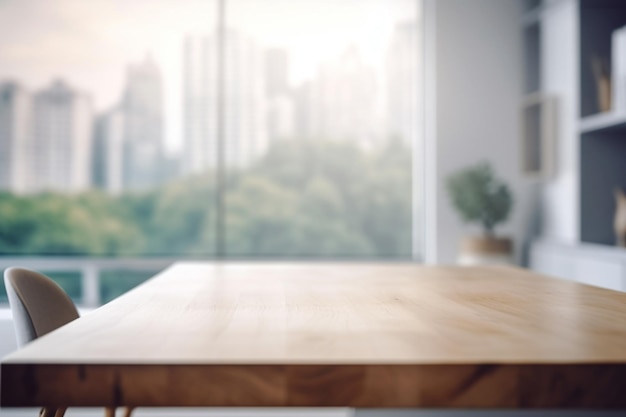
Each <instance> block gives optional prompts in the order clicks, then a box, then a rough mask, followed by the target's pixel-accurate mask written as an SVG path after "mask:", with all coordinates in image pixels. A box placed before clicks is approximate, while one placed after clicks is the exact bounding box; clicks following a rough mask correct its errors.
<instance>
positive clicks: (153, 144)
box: [122, 56, 164, 190]
mask: <svg viewBox="0 0 626 417" xmlns="http://www.w3.org/2000/svg"><path fill="white" fill-rule="evenodd" d="M122 108H123V112H124V156H125V157H124V161H123V170H122V172H123V182H124V188H127V189H133V190H137V189H146V188H150V187H153V186H155V185H157V184H158V183H159V182H161V173H160V164H161V162H162V160H163V130H164V129H163V124H164V123H163V83H162V78H161V71H160V70H159V67H158V66H157V64H156V63H155V62H154V61H153V60H152V58H151V57H150V56H148V57H146V59H145V61H144V62H142V63H140V64H138V65H132V66H130V67H129V69H128V73H127V79H126V90H125V92H124V98H123V103H122Z"/></svg>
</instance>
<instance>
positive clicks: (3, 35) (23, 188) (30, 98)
mask: <svg viewBox="0 0 626 417" xmlns="http://www.w3.org/2000/svg"><path fill="white" fill-rule="evenodd" d="M216 4H217V3H216V1H215V0H182V1H181V0H176V1H175V0H162V1H158V2H157V1H152V0H132V1H127V0H90V1H88V2H85V1H82V0H59V1H54V2H51V1H46V0H38V1H37V0H26V1H25V0H4V1H1V2H0V190H1V194H0V255H35V254H36V255H89V256H95V255H97V256H146V255H149V256H154V255H168V256H171V255H182V256H187V255H212V254H213V252H214V249H215V243H214V239H215V232H214V231H215V229H216V226H215V214H214V212H215V210H214V203H213V200H214V198H213V195H214V194H215V174H214V172H212V171H211V168H212V165H213V164H210V163H205V162H206V161H207V160H209V159H210V158H211V157H212V156H213V154H212V153H211V151H210V149H209V148H207V146H209V145H208V143H209V142H203V141H205V140H206V137H205V136H206V132H207V130H208V131H209V132H210V129H211V126H212V125H213V124H214V120H215V116H214V114H215V104H214V103H213V102H211V101H210V100H205V98H204V97H203V96H202V95H201V92H202V91H204V90H205V89H209V88H213V86H212V85H209V84H208V82H209V81H210V77H208V76H207V75H206V74H204V73H198V72H195V68H196V67H195V63H196V62H197V61H198V60H199V61H201V62H203V63H206V62H210V63H214V62H215V56H210V54H211V53H212V52H213V49H212V48H204V47H203V45H198V44H196V43H195V42H194V36H193V34H195V33H210V32H211V31H213V30H214V28H215V27H216V22H217V10H216ZM196 142H200V143H201V145H200V147H199V148H198V147H192V146H191V144H194V143H196ZM190 150H192V151H193V152H192V153H190V152H189V151H190Z"/></svg>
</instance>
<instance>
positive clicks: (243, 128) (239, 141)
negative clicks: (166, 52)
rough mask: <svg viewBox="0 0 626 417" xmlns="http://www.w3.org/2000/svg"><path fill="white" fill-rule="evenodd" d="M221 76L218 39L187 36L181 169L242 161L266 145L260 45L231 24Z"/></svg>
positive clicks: (242, 163)
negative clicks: (220, 90)
mask: <svg viewBox="0 0 626 417" xmlns="http://www.w3.org/2000/svg"><path fill="white" fill-rule="evenodd" d="M225 37H226V38H225V60H224V69H225V72H224V76H223V79H222V80H218V71H217V69H218V68H217V64H216V62H217V39H216V36H215V35H212V36H188V37H187V38H186V39H185V49H184V109H183V111H184V119H183V120H184V128H183V129H184V135H185V139H184V167H185V168H184V169H185V170H186V171H187V172H196V173H197V172H202V171H204V170H206V169H210V168H212V167H214V166H215V165H216V164H217V161H218V157H219V156H218V149H219V146H218V141H219V140H222V141H223V142H222V144H223V151H224V154H223V163H224V165H225V166H228V167H244V166H246V165H248V164H249V163H250V162H252V161H254V160H255V159H256V158H258V157H259V156H261V155H262V154H263V153H264V152H265V150H266V147H267V126H266V111H267V109H266V97H265V75H264V72H265V68H264V64H263V54H262V50H261V48H260V47H259V46H258V45H257V44H256V43H255V42H254V40H252V39H251V38H250V37H248V36H246V35H244V34H241V33H239V32H237V31H235V30H227V31H226V33H225ZM218 82H222V88H223V92H224V96H223V102H222V103H221V105H222V106H223V108H222V110H223V117H224V118H223V131H222V138H219V137H218V119H217V118H218V114H219V112H218V105H220V103H219V102H218Z"/></svg>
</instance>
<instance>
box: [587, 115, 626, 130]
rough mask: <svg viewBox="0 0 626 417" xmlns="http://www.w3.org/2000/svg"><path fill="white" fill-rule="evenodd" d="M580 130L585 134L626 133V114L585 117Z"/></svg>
mask: <svg viewBox="0 0 626 417" xmlns="http://www.w3.org/2000/svg"><path fill="white" fill-rule="evenodd" d="M578 130H579V131H580V133H581V134H585V133H626V113H615V112H609V113H598V114H594V115H591V116H587V117H583V118H582V119H580V122H579V123H578Z"/></svg>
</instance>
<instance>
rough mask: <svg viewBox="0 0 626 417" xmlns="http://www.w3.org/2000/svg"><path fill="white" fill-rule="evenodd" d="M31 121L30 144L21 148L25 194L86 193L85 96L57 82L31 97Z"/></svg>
mask: <svg viewBox="0 0 626 417" xmlns="http://www.w3.org/2000/svg"><path fill="white" fill-rule="evenodd" d="M32 118H33V119H32V121H33V123H32V140H30V141H28V143H27V146H26V147H25V159H26V161H27V169H26V170H27V171H28V175H27V178H26V184H25V189H26V191H28V192H37V191H42V190H59V191H65V192H74V191H80V190H84V189H86V188H87V187H88V186H89V185H90V183H91V173H92V167H91V162H92V160H91V146H92V122H93V117H92V110H91V99H90V98H89V96H87V95H85V94H83V93H81V92H79V91H76V90H74V89H72V88H71V87H70V86H68V85H67V84H65V83H64V82H63V81H60V80H57V81H55V82H53V83H52V85H51V86H50V87H48V88H46V89H44V90H41V91H39V92H38V93H36V94H35V96H34V99H33V113H32Z"/></svg>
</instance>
